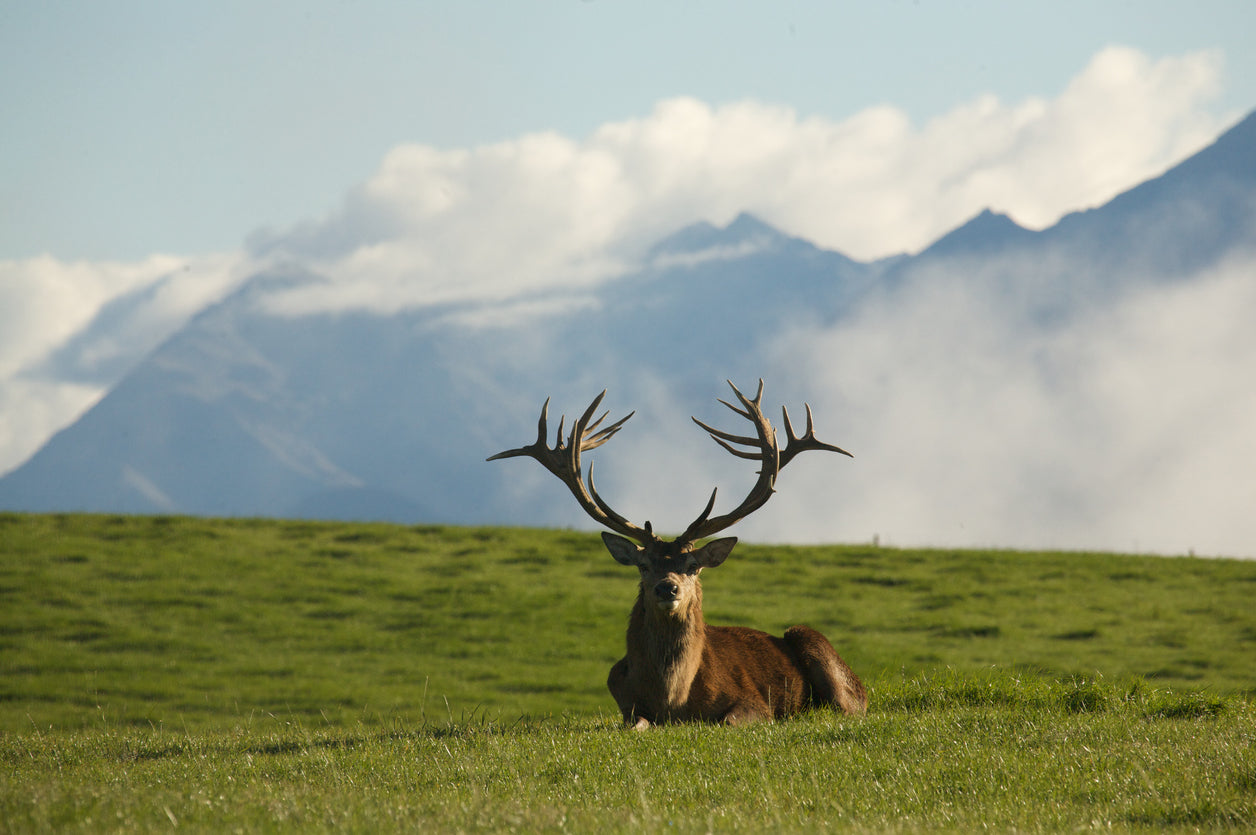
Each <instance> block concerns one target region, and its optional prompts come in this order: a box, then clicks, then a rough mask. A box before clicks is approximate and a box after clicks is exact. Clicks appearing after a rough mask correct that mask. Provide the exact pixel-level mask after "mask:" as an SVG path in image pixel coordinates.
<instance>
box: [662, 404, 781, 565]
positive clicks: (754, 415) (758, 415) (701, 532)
mask: <svg viewBox="0 0 1256 835" xmlns="http://www.w3.org/2000/svg"><path fill="white" fill-rule="evenodd" d="M728 385H729V387H730V388H732V390H733V393H734V394H736V395H737V399H738V400H739V401H741V404H742V406H743V407H745V409H744V411H743V410H742V409H739V408H737V407H736V406H733V405H732V404H731V403H728V402H725V401H723V400H721V401H720V402H721V403H723V404H724V405H725V406H727V407H728V408H730V409H732V410H733V411H734V412H736V413H737V414H739V415H741V416H742V417H744V418H746V419H747V420H749V421H750V422H751V423H753V424H754V428H755V435H756V437H753V438H751V437H748V436H744V435H734V434H732V433H730V432H724V431H723V430H720V429H713V428H712V427H709V426H707V425H706V424H704V423H703V422H702V421H700V420H698V419H697V418H694V419H693V420H694V422H695V423H697V424H698V425H699V426H701V427H702V428H703V429H705V430H706V431H707V432H708V433H709V434H710V435H711V437H712V439H714V440H715V442H716V443H717V444H719V445H720V446H722V447H724V449H726V450H728V451H729V452H731V453H732V454H733V455H735V456H737V457H738V458H745V459H748V460H752V461H761V462H762V463H763V466H762V467H760V468H759V479H758V481H756V482H755V485H754V487H752V488H751V489H750V492H749V493H748V494H747V495H746V498H745V499H743V500H742V502H741V504H739V505H738V506H737V507H736V508H735V509H733V510H732V511H731V512H729V513H726V514H724V515H723V516H717V517H715V518H714V519H712V518H710V515H711V510H712V509H713V508H714V506H715V493H714V492H712V493H711V499H710V501H708V502H707V507H706V509H705V510H704V511H702V513H701V514H700V515H699V516H698V518H697V519H695V520H694V521H693V522H692V523H691V524H690V525H689V527H688V528H686V529H685V532H684V534H682V535H681V537H680V538H681V540H683V541H685V542H693V541H695V540H697V539H701V538H703V537H706V536H710V535H711V534H713V533H716V532H718V531H722V530H724V529H725V528H727V527H729V526H730V525H732V524H734V523H735V522H738V521H740V520H741V519H744V518H745V517H747V516H749V515H750V514H751V513H754V512H755V511H756V510H758V509H759V508H760V507H762V506H763V504H764V503H765V502H766V501H767V500H768V499H770V498H771V497H772V492H773V489H774V488H773V485H774V484H775V482H776V474H777V472H778V471H779V470H780V453H779V450H778V449H777V446H776V432H775V431H774V430H773V429H772V424H771V423H770V422H769V421H768V419H767V418H766V417H765V416H764V414H763V409H762V408H761V404H762V402H763V380H762V379H760V380H759V390H758V392H757V393H756V394H755V396H754V399H750V398H748V397H746V395H744V394H742V393H741V391H740V390H739V389H738V388H737V386H735V385H733V381H732V380H729V381H728ZM732 444H742V445H744V446H751V447H756V448H757V449H756V451H754V452H750V451H747V450H742V449H737V448H735V447H734V446H732Z"/></svg>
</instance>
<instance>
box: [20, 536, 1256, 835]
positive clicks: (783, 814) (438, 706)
mask: <svg viewBox="0 0 1256 835" xmlns="http://www.w3.org/2000/svg"><path fill="white" fill-rule="evenodd" d="M703 578H704V586H705V598H706V607H707V619H708V621H710V622H712V623H716V624H722V623H736V624H743V625H749V626H755V627H758V628H762V629H766V630H769V631H772V632H776V633H778V634H779V633H780V632H781V631H782V630H783V629H784V628H785V627H787V626H789V625H791V624H793V623H809V624H811V625H812V626H815V627H817V628H819V629H821V630H822V631H823V632H825V633H826V634H827V635H828V636H829V637H830V639H831V640H832V642H833V643H834V645H835V646H836V647H837V649H838V651H839V652H840V653H841V654H842V655H843V656H844V657H845V658H846V660H847V661H848V662H849V663H850V664H851V666H852V667H853V668H854V669H855V670H856V672H858V673H859V674H860V676H861V677H862V678H863V679H864V681H865V682H866V683H867V684H868V685H869V686H870V689H871V691H872V696H871V704H870V709H869V715H868V717H867V718H865V719H846V718H844V717H837V716H833V715H831V714H828V713H821V714H816V715H814V716H811V717H805V718H803V719H801V720H798V721H794V722H787V723H781V724H777V725H768V726H762V727H758V728H754V729H749V730H748V731H744V732H743V731H731V730H728V729H714V728H701V727H699V728H669V729H662V730H659V731H655V732H651V733H649V734H646V735H644V740H643V739H642V738H639V736H638V735H633V734H627V733H626V732H621V731H619V730H618V728H617V723H618V717H617V714H616V713H615V710H614V703H613V700H612V699H611V698H610V695H609V694H608V693H607V692H606V689H605V684H604V682H605V677H606V672H607V670H608V669H609V667H610V665H611V664H612V663H613V662H614V661H615V660H616V659H617V658H618V657H619V656H620V655H621V654H622V647H623V630H624V626H625V624H626V620H627V615H628V610H629V608H630V606H631V604H632V601H633V599H634V597H635V594H636V589H635V585H636V573H635V572H634V571H632V570H631V569H626V568H624V567H622V566H619V565H618V564H616V563H615V562H614V561H613V560H612V559H611V557H610V555H609V554H607V553H606V551H605V550H604V548H603V547H602V544H601V542H600V540H599V539H598V537H597V535H596V534H588V533H574V532H561V531H539V530H514V529H494V528H450V527H400V526H393V525H375V524H371V525H367V524H361V525H359V524H337V523H311V522H285V521H272V520H267V521H260V520H205V519H189V518H162V517H157V518H149V517H126V516H88V515H47V516H41V515H20V514H3V515H0V740H2V741H3V744H2V745H0V762H4V763H6V769H5V771H6V774H5V776H3V777H0V817H3V818H4V819H5V820H8V821H11V822H12V821H16V822H17V823H15V824H11V827H12V828H13V829H14V830H15V831H23V830H28V829H29V830H48V831H54V830H57V831H61V830H65V829H67V828H81V829H83V830H85V831H101V830H102V829H111V828H118V829H122V828H128V829H129V828H137V827H138V828H140V829H155V828H169V826H170V825H171V822H172V821H176V822H182V823H183V824H185V825H193V826H194V825H195V824H196V823H198V822H199V824H200V825H201V826H202V827H204V828H209V829H219V828H232V827H235V826H240V827H243V828H246V829H250V830H255V829H259V828H261V829H276V828H278V829H339V828H342V824H346V823H348V824H351V826H350V827H349V828H359V829H377V828H394V827H398V828H409V827H414V826H424V825H429V824H432V823H433V822H438V823H441V824H450V825H451V828H454V829H463V830H475V829H487V830H497V829H503V828H512V826H516V825H515V824H511V821H512V820H516V821H517V822H518V824H517V826H516V828H522V829H537V828H542V829H554V828H563V827H564V826H570V827H572V828H588V827H589V826H590V825H597V826H599V827H601V828H610V829H618V828H635V827H637V826H640V825H643V824H644V825H647V826H650V827H655V826H663V825H667V824H668V823H669V822H670V823H672V824H675V825H677V826H678V827H679V828H680V829H682V830H685V831H688V830H696V829H706V828H709V827H713V828H716V829H723V830H746V831H755V830H757V829H760V828H762V827H764V826H768V825H772V826H775V827H777V828H783V829H787V830H788V829H797V830H805V829H809V828H812V827H814V826H815V825H818V824H820V823H825V822H828V823H833V822H844V823H845V824H847V825H858V826H861V827H866V828H871V829H886V828H902V827H906V828H908V829H911V828H915V827H916V826H928V827H933V828H937V827H944V828H959V829H967V828H970V827H971V826H973V825H977V824H981V823H987V822H995V824H996V828H1020V829H1035V828H1040V829H1047V830H1051V829H1055V828H1072V827H1074V826H1081V825H1085V824H1086V821H1087V820H1088V819H1089V818H1088V817H1087V816H1088V815H1089V816H1091V817H1093V818H1094V819H1095V820H1108V821H1109V822H1112V821H1115V822H1116V824H1117V828H1131V829H1139V828H1144V827H1150V828H1160V827H1165V826H1168V827H1170V828H1174V827H1186V828H1191V827H1198V826H1202V827H1204V828H1209V827H1227V826H1238V827H1242V826H1250V825H1256V757H1254V755H1253V754H1252V753H1251V752H1252V750H1253V749H1254V748H1256V717H1254V710H1253V697H1254V696H1256V666H1254V665H1253V663H1252V661H1253V659H1256V607H1253V606H1252V604H1251V601H1252V600H1253V598H1254V597H1256V562H1245V561H1237V560H1212V559H1195V558H1164V557H1142V556H1119V555H1110V554H1081V553H1024V552H998V551H930V550H898V549H885V548H874V547H868V546H822V547H805V548H803V547H763V546H754V545H749V544H743V545H742V546H739V549H738V551H737V553H736V554H734V556H733V557H732V558H731V559H730V560H729V562H728V563H726V564H725V565H723V566H721V567H719V568H717V569H712V570H710V571H708V572H706V573H704V575H703ZM1197 723H1206V724H1205V725H1202V726H1197ZM263 761H264V765H265V768H262V769H261V770H260V771H259V770H258V768H259V767H260V766H259V765H258V764H259V762H263ZM623 769H628V771H626V772H625V771H624V770H623ZM54 773H55V774H57V775H59V776H58V778H57V779H56V780H52V779H51V775H52V774H54ZM664 773H665V774H666V775H667V778H666V781H665V782H666V783H667V785H666V787H657V786H655V785H654V783H655V782H658V781H659V780H660V779H661V778H660V776H659V775H661V774H664ZM119 774H123V775H125V777H121V778H120V777H119ZM713 775H716V776H718V779H714V778H713ZM1105 775H1106V776H1105ZM685 779H688V780H690V781H692V784H690V783H686V782H685ZM713 779H714V782H713ZM119 780H122V785H123V786H125V787H128V788H129V789H130V790H131V791H130V792H129V793H127V795H126V796H127V797H128V798H129V799H128V800H121V799H118V798H116V797H113V796H112V795H111V794H110V787H113V789H115V790H116V789H117V788H118V787H119ZM579 780H583V781H584V782H583V783H578V782H577V781H579ZM625 780H627V781H628V782H627V783H625V782H624V781H625ZM1091 780H1093V781H1095V782H1094V783H1093V784H1092V783H1090V782H1088V781H1091ZM346 781H347V782H346ZM643 781H644V782H643ZM1044 781H1045V782H1044ZM227 783H232V784H234V785H235V786H236V788H238V789H243V788H245V787H248V791H244V792H243V793H236V794H231V793H227V794H223V795H222V798H224V799H223V800H222V802H221V803H220V804H218V805H219V806H221V808H220V810H219V812H218V813H211V812H212V808H214V807H215V803H217V801H214V802H211V803H209V807H210V810H209V811H207V810H206V807H205V806H204V804H201V805H198V802H197V801H196V799H195V794H196V792H197V791H202V790H205V791H208V790H209V789H207V788H206V786H210V787H214V786H217V787H220V788H221V787H222V786H225V785H226V784H227ZM354 786H356V787H357V789H353V787H354ZM702 786H705V788H702ZM372 787H373V788H372ZM581 787H582V788H581ZM946 787H949V790H944V789H945V788H946ZM577 788H579V789H580V790H579V791H577V790H576V789H577ZM839 788H840V791H838V789H839ZM660 792H661V793H660ZM887 792H888V794H887ZM948 792H949V793H948ZM1060 792H1063V796H1057V795H1059V793H1060ZM229 796H230V797H232V798H233V800H230V801H229V800H226V799H225V798H227V797H229ZM964 797H967V798H968V801H969V802H968V803H966V804H965V803H951V807H949V808H950V811H949V812H947V811H946V809H947V808H948V807H947V805H946V803H944V802H943V801H945V800H946V799H947V798H950V800H951V801H955V800H956V799H957V798H964ZM402 798H404V799H406V800H405V803H401V805H398V803H400V802H401V800H400V799H402ZM211 800H212V798H211ZM948 802H950V801H948ZM695 803H697V804H698V805H697V806H692V804H695ZM712 804H715V805H712ZM276 809H280V810H287V811H285V812H284V814H283V815H282V816H279V817H277V815H278V814H279V813H278V812H276V811H275V810H276ZM336 809H339V810H340V812H338V813H335V812H333V810H336ZM267 810H270V811H267ZM716 811H719V814H718V816H715V817H713V815H716ZM338 814H340V815H343V816H345V817H343V818H341V817H337V815H338ZM102 816H103V817H102ZM106 818H107V819H108V821H109V822H110V823H109V825H107V826H101V825H100V824H101V823H102V821H104V820H105V819H106ZM93 821H94V824H95V825H93V824H92V823H91V822H93ZM285 822H286V823H285ZM124 824H125V826H124ZM1031 824H1033V825H1031Z"/></svg>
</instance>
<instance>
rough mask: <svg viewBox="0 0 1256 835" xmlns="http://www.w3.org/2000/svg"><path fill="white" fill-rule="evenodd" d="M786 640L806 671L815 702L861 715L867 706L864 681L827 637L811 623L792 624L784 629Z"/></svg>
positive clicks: (812, 698) (813, 702)
mask: <svg viewBox="0 0 1256 835" xmlns="http://www.w3.org/2000/svg"><path fill="white" fill-rule="evenodd" d="M785 641H786V642H787V643H788V644H789V646H790V648H791V649H792V650H793V651H794V655H795V657H796V658H797V659H798V661H799V663H800V664H801V665H802V668H803V671H804V672H805V673H806V674H807V682H808V683H809V684H810V685H811V703H812V704H813V705H816V706H820V705H829V706H830V707H832V708H834V709H836V710H840V711H841V712H843V713H848V714H862V713H863V712H865V711H866V710H867V709H868V694H867V692H866V691H865V690H864V686H863V682H861V681H860V680H859V676H857V675H855V672H854V670H852V669H851V668H850V667H849V666H848V665H847V664H846V662H845V661H843V660H842V657H841V656H840V655H838V654H837V650H835V649H833V645H832V644H830V643H829V639H828V638H826V637H824V636H823V635H821V634H820V633H819V632H817V631H816V630H814V629H812V628H811V627H809V626H791V627H790V628H789V629H787V630H786V631H785Z"/></svg>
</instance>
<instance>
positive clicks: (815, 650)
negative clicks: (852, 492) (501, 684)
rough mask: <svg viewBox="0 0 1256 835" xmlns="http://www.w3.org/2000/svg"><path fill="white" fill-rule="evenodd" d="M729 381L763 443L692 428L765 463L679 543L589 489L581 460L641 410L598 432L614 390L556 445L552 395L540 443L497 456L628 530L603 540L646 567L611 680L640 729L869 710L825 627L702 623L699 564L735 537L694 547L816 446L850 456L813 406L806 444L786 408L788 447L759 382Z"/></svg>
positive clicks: (710, 564)
mask: <svg viewBox="0 0 1256 835" xmlns="http://www.w3.org/2000/svg"><path fill="white" fill-rule="evenodd" d="M729 386H732V389H733V392H734V393H735V394H736V395H737V399H738V400H739V401H740V402H741V406H742V408H738V407H736V406H734V405H733V404H731V403H729V402H727V401H724V400H721V401H720V402H721V403H723V404H724V405H725V406H727V407H728V408H730V409H732V410H733V411H734V412H737V413H738V414H739V415H741V416H742V417H744V418H746V419H747V420H749V421H750V422H751V423H752V424H754V429H755V436H754V437H745V436H740V435H734V434H731V433H728V432H724V431H721V430H719V429H713V428H711V427H710V426H707V425H706V424H705V423H703V422H702V421H700V420H698V419H697V418H693V421H694V423H696V424H698V425H699V426H701V427H702V428H703V429H705V430H706V431H707V432H708V433H709V434H710V435H711V437H712V438H713V439H714V440H715V442H716V443H718V444H719V445H720V446H722V447H724V449H726V450H728V451H729V452H731V453H732V454H733V455H736V456H737V457H739V458H747V459H750V460H755V461H759V462H761V465H762V466H761V469H760V470H759V479H758V481H757V482H756V483H755V485H754V487H753V488H752V489H751V490H750V493H749V495H747V496H746V498H745V499H744V500H743V501H742V503H741V504H740V505H738V506H737V508H736V509H734V510H733V511H731V512H730V513H726V514H724V515H723V516H716V517H714V518H711V511H712V509H713V508H714V507H715V491H712V492H711V499H710V501H708V502H707V506H706V509H705V510H703V511H702V513H701V515H699V516H698V518H697V519H695V520H694V521H693V523H692V524H690V525H689V527H688V528H686V529H685V532H684V533H683V534H681V535H680V536H679V537H677V538H676V539H675V540H672V541H670V542H669V541H667V540H664V539H662V538H660V537H658V536H656V535H655V533H654V531H653V529H652V528H651V526H650V523H649V522H646V523H645V527H644V528H640V527H637V526H636V525H634V524H633V523H632V522H629V521H628V520H627V519H625V518H624V517H623V516H620V515H619V514H618V513H616V512H615V511H614V510H612V509H611V507H610V505H608V504H607V503H606V502H605V501H604V500H603V499H602V497H601V496H599V495H598V493H597V490H596V489H594V486H593V467H592V465H591V464H590V467H589V479H588V481H589V483H588V488H587V489H586V488H585V484H584V478H583V474H582V472H581V469H580V453H582V452H587V451H588V450H591V449H596V448H597V447H599V446H601V445H602V444H604V443H606V442H607V441H608V440H610V439H611V437H612V436H613V435H614V434H615V433H616V432H618V431H619V429H620V428H621V427H622V426H623V425H624V423H625V421H627V420H628V418H630V417H632V415H633V414H635V412H634V413H631V414H629V415H628V416H627V417H625V418H623V419H621V420H619V421H617V422H616V423H613V424H611V425H610V426H608V427H606V428H605V429H602V430H601V431H598V427H599V426H600V425H601V424H602V421H603V420H605V418H606V414H607V413H605V412H604V413H603V414H602V416H601V417H599V418H597V419H596V420H593V415H594V412H596V411H597V408H598V406H599V405H600V404H601V402H602V398H603V397H605V396H606V392H605V391H603V392H602V393H601V394H599V395H598V396H597V398H596V399H595V400H594V401H593V403H592V404H590V406H589V408H588V409H586V410H585V413H584V414H583V415H582V416H581V417H580V419H579V420H577V421H576V422H575V423H574V424H573V425H572V427H571V434H570V435H568V436H567V438H566V442H565V443H564V438H563V421H565V419H566V418H563V420H560V421H559V425H558V433H557V440H556V441H555V443H554V446H553V447H552V448H551V447H549V446H548V444H547V440H546V436H547V430H546V416H547V413H548V412H549V400H546V401H545V405H544V406H542V407H541V420H540V422H539V423H538V425H537V438H536V441H535V442H534V443H532V444H530V445H528V446H525V447H520V448H518V449H511V450H507V451H505V452H500V453H498V454H497V455H494V456H492V457H491V458H489V459H488V460H490V461H493V460H496V459H498V458H514V457H519V456H526V457H529V458H535V459H536V460H537V461H539V462H540V463H541V464H542V465H544V467H545V468H546V469H547V470H549V471H550V472H551V473H553V474H554V475H556V476H558V478H559V479H560V480H561V481H562V482H563V483H564V484H566V485H567V487H568V488H569V489H570V490H571V492H572V494H573V495H574V496H575V497H576V501H578V502H579V503H580V507H582V508H584V511H585V512H586V513H588V514H589V516H591V517H593V519H594V520H596V521H597V522H598V523H599V524H601V525H603V526H605V527H607V528H610V529H611V530H613V531H615V532H616V533H618V534H622V536H616V535H615V534H611V533H603V534H602V539H603V541H605V543H606V547H607V548H608V549H610V552H611V556H613V557H614V558H615V559H616V560H617V561H618V562H620V563H623V564H624V565H635V566H636V567H637V568H638V569H639V570H640V572H641V586H640V589H639V591H638V593H637V602H636V605H634V606H633V608H632V614H631V616H630V617H629V620H628V641H627V643H628V653H627V655H625V656H624V657H623V658H621V659H620V660H619V661H618V662H617V663H616V664H615V666H614V667H612V668H611V672H610V676H609V678H608V679H607V682H606V684H607V686H608V687H609V688H610V691H611V695H613V696H614V697H615V701H616V702H617V703H618V704H619V709H620V711H621V712H622V713H623V717H624V723H625V724H626V725H630V726H633V727H635V728H638V729H642V728H648V727H649V726H650V725H651V724H662V723H667V722H686V721H705V722H724V723H727V724H730V725H740V724H743V723H746V722H753V721H757V720H760V719H773V718H781V717H785V716H790V715H792V714H795V713H798V712H799V711H802V710H804V709H807V708H810V707H819V706H822V705H829V706H831V707H833V708H836V709H838V710H841V711H843V712H845V713H853V714H857V713H863V712H864V710H865V709H866V708H867V705H868V697H867V694H866V693H865V691H864V686H863V683H862V682H860V680H859V677H858V676H856V675H855V673H854V672H853V671H852V670H851V668H850V667H849V666H847V665H846V662H845V661H843V660H842V659H841V656H839V655H838V654H837V652H836V651H835V650H834V649H833V646H832V644H830V643H829V642H828V639H826V638H825V637H824V636H823V635H821V634H820V633H819V632H817V631H816V630H814V629H811V628H810V627H807V626H794V627H791V628H790V629H788V630H786V631H785V637H783V638H777V637H774V636H772V635H769V634H768V633H766V632H761V631H759V630H757V629H749V628H746V627H741V626H708V625H707V623H706V621H705V620H703V617H702V583H701V581H700V580H699V579H698V575H699V574H700V573H701V571H702V569H704V568H714V567H715V566H717V565H719V564H721V563H722V562H724V560H726V559H727V558H728V555H729V553H730V552H731V551H732V550H733V546H734V545H736V544H737V538H736V537H725V538H723V539H716V540H712V541H711V542H708V543H706V544H705V545H702V546H699V547H695V543H697V542H698V540H700V539H704V538H706V537H709V536H711V535H712V534H715V533H717V532H719V531H722V530H724V529H725V528H727V527H729V526H730V525H732V524H734V523H735V522H738V521H740V520H741V519H744V518H746V517H747V516H749V515H750V514H751V513H753V512H754V511H756V510H758V509H759V508H760V507H762V506H763V504H764V503H765V502H767V500H768V499H769V498H770V497H771V496H772V492H773V486H774V484H775V482H776V476H777V474H778V473H779V472H780V470H781V469H782V468H783V467H784V466H785V465H786V464H788V463H789V462H790V461H792V460H793V459H794V456H796V455H798V454H799V453H800V452H806V451H807V450H813V449H815V450H829V451H831V452H840V453H842V454H843V455H850V453H849V452H847V451H846V450H844V449H840V448H838V447H835V446H833V445H831V444H826V443H823V442H821V441H819V440H817V439H816V437H815V434H814V431H813V429H812V417H811V407H810V406H807V431H806V432H805V433H803V435H802V437H801V438H800V437H798V436H796V435H795V434H794V428H793V426H792V425H791V424H790V422H789V412H788V411H787V410H785V409H782V410H781V411H782V414H783V416H784V419H785V434H786V438H787V442H786V444H785V448H784V449H780V448H779V447H778V445H777V442H776V432H775V430H774V429H773V428H772V424H771V423H770V422H769V421H768V419H767V418H766V417H764V415H763V409H762V401H763V381H762V380H760V381H759V393H758V394H757V395H755V397H754V399H753V400H751V399H748V398H747V397H746V396H745V395H743V394H742V393H741V392H740V391H738V390H737V387H736V386H734V385H733V384H732V382H731V381H729ZM734 445H736V446H734ZM738 447H746V449H740V448H738ZM624 537H627V539H625V538H624Z"/></svg>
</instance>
